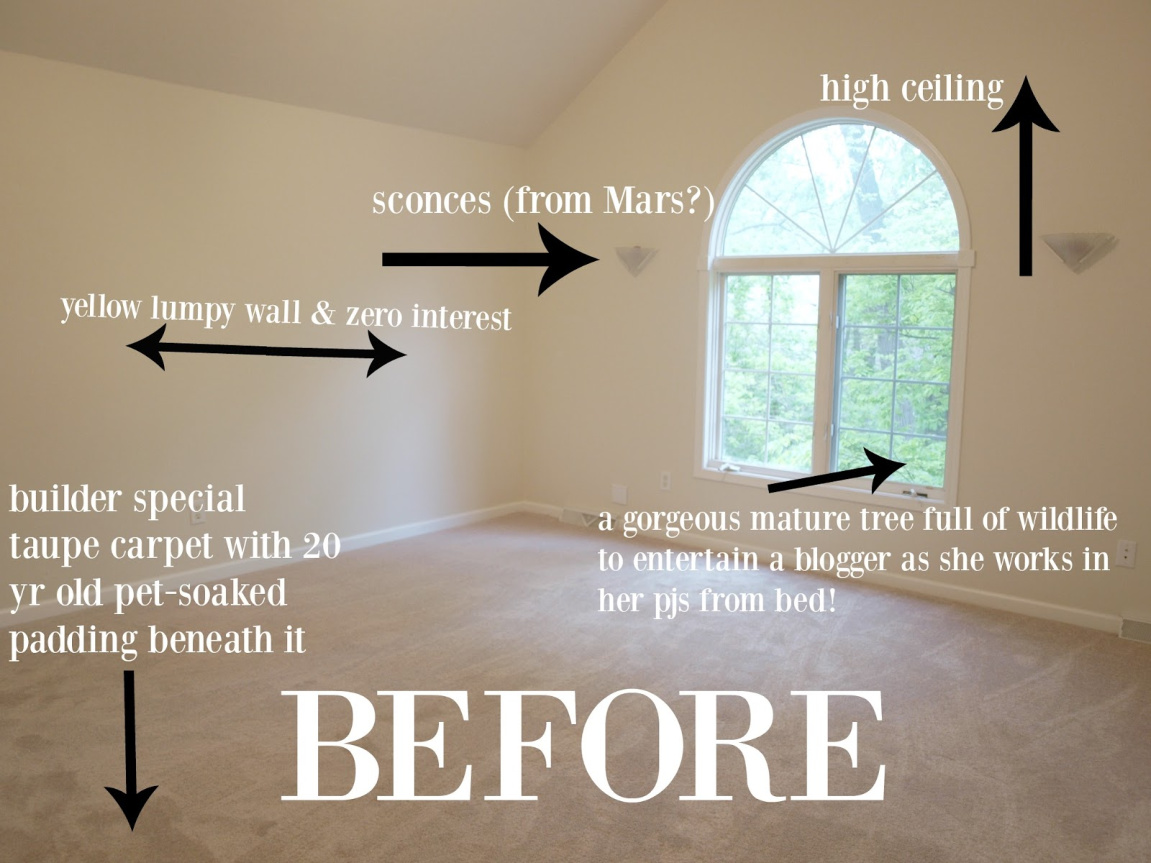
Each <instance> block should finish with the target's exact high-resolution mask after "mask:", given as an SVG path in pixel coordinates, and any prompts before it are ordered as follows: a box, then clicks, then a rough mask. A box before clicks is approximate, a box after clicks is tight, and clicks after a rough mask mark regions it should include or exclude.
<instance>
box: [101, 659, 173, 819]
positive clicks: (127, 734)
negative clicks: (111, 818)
mask: <svg viewBox="0 0 1151 863" xmlns="http://www.w3.org/2000/svg"><path fill="white" fill-rule="evenodd" d="M124 773H125V778H124V784H125V789H124V790H123V791H121V790H120V789H119V788H113V787H111V786H110V785H105V786H104V790H105V791H107V792H108V793H109V794H111V795H112V799H113V800H115V801H116V803H118V804H119V806H120V811H122V812H123V813H124V817H125V818H127V819H128V827H129V828H130V829H131V830H133V831H134V830H135V829H136V819H137V818H139V817H140V812H141V811H143V809H144V804H145V803H147V802H148V798H149V797H151V796H152V792H153V791H155V790H156V789H157V788H158V787H159V786H157V785H153V786H152V787H151V788H145V789H144V790H143V791H137V790H136V680H135V672H132V671H125V672H124Z"/></svg>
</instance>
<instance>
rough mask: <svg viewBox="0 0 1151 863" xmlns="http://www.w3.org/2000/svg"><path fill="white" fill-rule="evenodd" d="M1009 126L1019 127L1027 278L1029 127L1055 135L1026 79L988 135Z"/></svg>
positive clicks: (1022, 271) (1022, 267)
mask: <svg viewBox="0 0 1151 863" xmlns="http://www.w3.org/2000/svg"><path fill="white" fill-rule="evenodd" d="M1012 126H1018V127H1019V275H1021V276H1030V275H1031V202H1032V183H1031V156H1032V143H1031V127H1032V126H1039V127H1040V128H1041V129H1046V130H1047V131H1049V132H1058V131H1059V130H1058V129H1057V128H1055V124H1054V123H1052V122H1051V120H1050V118H1048V116H1047V115H1046V114H1045V113H1044V112H1043V108H1042V107H1040V105H1039V100H1038V99H1036V98H1035V94H1034V93H1033V92H1031V84H1030V83H1028V81H1027V77H1026V76H1024V78H1023V85H1022V86H1021V87H1020V88H1019V93H1018V94H1017V95H1016V97H1015V101H1014V102H1012V103H1011V107H1010V108H1008V109H1007V113H1006V114H1004V115H1003V119H1002V120H1000V121H999V125H998V126H996V127H995V128H994V129H992V130H991V131H992V132H1002V131H1003V130H1004V129H1010V128H1011V127H1012Z"/></svg>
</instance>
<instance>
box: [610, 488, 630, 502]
mask: <svg viewBox="0 0 1151 863" xmlns="http://www.w3.org/2000/svg"><path fill="white" fill-rule="evenodd" d="M611 502H612V503H618V504H621V505H623V506H627V486H626V485H615V484H613V485H612V487H611Z"/></svg>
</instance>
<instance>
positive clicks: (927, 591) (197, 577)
mask: <svg viewBox="0 0 1151 863" xmlns="http://www.w3.org/2000/svg"><path fill="white" fill-rule="evenodd" d="M515 513H531V514H534V515H542V516H548V517H550V518H556V519H558V518H560V516H561V515H562V514H563V507H559V506H553V505H551V504H545V503H539V502H537V501H517V502H515V503H506V504H501V505H500V506H493V507H487V508H485V509H476V510H471V511H469V512H462V513H456V514H455V515H448V516H444V517H442V518H435V519H430V520H428V521H421V522H415V523H413V524H406V525H399V526H398V527H390V528H385V529H384V530H377V531H371V532H370V533H361V534H357V535H355V536H350V537H346V538H341V543H340V545H341V549H342V550H343V551H355V550H357V549H361V548H369V547H371V546H374V545H382V544H384V543H388V542H396V541H398V540H401V539H409V538H411V537H415V536H422V535H423V534H427V533H435V532H436V531H441V530H447V529H449V528H453V527H462V526H464V525H468V524H476V523H478V522H482V521H488V520H489V519H493V518H500V517H501V516H505V515H512V514H515ZM644 535H645V536H647V537H649V538H652V539H660V540H664V541H666V537H664V535H663V534H662V533H646V534H644ZM672 544H674V545H686V546H689V547H693V548H711V549H714V550H716V551H729V552H730V551H732V550H734V549H735V547H736V543H733V542H729V541H727V540H724V539H719V538H717V537H711V536H704V535H703V534H694V533H681V534H679V536H677V537H676V538H675V541H674V543H672ZM739 548H740V550H741V551H753V552H755V553H756V555H758V556H759V558H760V559H761V560H762V559H764V558H769V557H771V556H772V555H773V554H775V553H776V549H770V548H765V547H761V546H749V545H740V546H739ZM302 550H303V547H300V548H294V549H292V560H297V559H298V553H299V552H300V551H302ZM780 554H782V556H783V559H784V561H785V563H786V565H787V566H788V567H789V568H790V567H793V566H794V564H795V560H794V555H793V554H792V553H790V552H782V551H781V552H780ZM290 562H291V561H290V560H287V559H279V560H234V561H227V562H224V563H217V564H212V565H210V566H205V567H200V568H198V569H191V570H186V571H184V572H178V573H171V574H168V575H165V576H162V577H161V578H160V583H161V584H162V585H164V587H165V589H174V588H178V587H179V586H180V585H184V584H187V585H192V584H201V583H204V582H211V581H219V580H220V579H224V578H238V577H240V576H244V575H250V574H251V573H254V572H261V571H263V570H265V569H272V568H274V567H277V566H283V565H285V564H287V563H290ZM821 574H823V575H830V573H821ZM154 580H155V579H141V580H140V581H138V582H133V583H134V584H142V583H144V582H150V581H154ZM863 583H865V584H877V585H880V586H883V587H891V588H895V589H896V590H903V591H907V592H909V593H918V594H922V595H924V596H932V597H936V598H938V599H947V600H952V601H955V602H962V603H966V604H968V605H976V606H981V607H984V608H993V609H996V610H998V611H1010V612H1014V613H1016V614H1023V615H1026V616H1028V617H1038V618H1041V619H1043V620H1055V621H1059V622H1060V623H1070V624H1074V625H1076V626H1084V627H1087V628H1088V629H1096V630H1100V631H1103V632H1110V633H1114V634H1116V635H1117V634H1119V631H1120V628H1121V627H1122V622H1123V621H1122V618H1121V617H1120V616H1119V615H1113V614H1102V613H1100V612H1094V611H1086V610H1084V609H1081V608H1071V607H1068V606H1063V605H1055V604H1054V603H1050V602H1043V601H1040V600H1036V599H1026V598H1023V597H1018V596H1010V595H1009V594H1005V593H995V592H993V591H988V590H979V589H976V588H972V587H963V586H961V585H954V584H945V583H942V582H937V581H931V580H929V579H925V578H917V577H915V576H910V575H902V574H898V573H881V572H875V573H869V574H868V575H867V577H866V579H865V580H864V582H863ZM102 598H103V601H104V604H105V607H107V606H108V605H109V604H111V605H112V606H113V607H114V606H115V587H114V586H109V587H107V588H105V589H104V591H103V596H102ZM82 610H84V609H83V608H76V607H73V606H61V605H58V604H57V603H56V602H55V601H54V600H53V601H51V602H45V603H42V604H40V605H36V606H32V607H25V608H22V609H20V611H18V612H16V613H15V614H12V613H11V611H12V610H11V609H4V610H2V611H0V617H3V618H4V619H3V620H0V629H8V628H11V627H15V626H22V625H24V624H27V623H32V622H34V621H37V620H44V619H45V618H50V617H57V616H59V615H64V614H70V613H73V612H76V611H82Z"/></svg>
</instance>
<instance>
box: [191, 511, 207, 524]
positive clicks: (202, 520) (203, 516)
mask: <svg viewBox="0 0 1151 863" xmlns="http://www.w3.org/2000/svg"><path fill="white" fill-rule="evenodd" d="M188 515H189V518H190V519H191V521H192V524H206V523H207V521H208V513H206V512H190V513H189V514H188Z"/></svg>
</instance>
